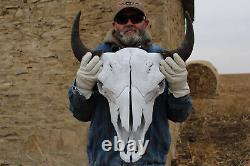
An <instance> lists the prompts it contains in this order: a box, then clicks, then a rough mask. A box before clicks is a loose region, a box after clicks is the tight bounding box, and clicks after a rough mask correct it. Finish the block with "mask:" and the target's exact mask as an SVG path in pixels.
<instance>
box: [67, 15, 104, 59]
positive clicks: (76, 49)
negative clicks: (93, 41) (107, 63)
mask: <svg viewBox="0 0 250 166" xmlns="http://www.w3.org/2000/svg"><path fill="white" fill-rule="evenodd" d="M80 16H81V11H79V12H78V13H77V15H76V17H75V19H74V22H73V26H72V31H71V47H72V50H73V53H74V55H75V57H76V59H77V60H78V61H79V62H80V61H81V60H82V57H83V56H84V55H85V54H86V53H87V52H91V53H92V55H98V56H100V55H101V54H102V53H101V52H96V51H92V50H90V49H88V48H87V47H86V46H85V45H84V44H83V43H82V41H81V39H80V34H79V21H80Z"/></svg>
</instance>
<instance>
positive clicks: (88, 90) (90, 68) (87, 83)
mask: <svg viewBox="0 0 250 166" xmlns="http://www.w3.org/2000/svg"><path fill="white" fill-rule="evenodd" d="M91 58H92V54H91V53H90V52H88V53H86V54H85V55H84V56H83V57H82V61H81V65H80V68H79V69H78V71H77V74H76V87H77V89H78V90H79V92H81V93H82V94H83V95H84V96H85V97H86V99H89V98H90V96H91V94H92V91H93V87H94V86H95V84H96V81H97V74H98V73H99V72H100V71H101V69H102V61H101V60H100V58H99V57H98V56H94V57H93V58H92V59H91Z"/></svg>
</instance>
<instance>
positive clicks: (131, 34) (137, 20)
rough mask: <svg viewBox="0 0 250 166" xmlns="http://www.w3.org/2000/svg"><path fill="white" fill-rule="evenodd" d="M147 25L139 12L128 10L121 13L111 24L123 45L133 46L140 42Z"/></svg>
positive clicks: (146, 21)
mask: <svg viewBox="0 0 250 166" xmlns="http://www.w3.org/2000/svg"><path fill="white" fill-rule="evenodd" d="M148 23H149V21H148V20H146V19H145V16H144V15H142V13H141V12H138V11H137V10H135V9H130V8H129V9H125V10H123V11H121V12H120V13H119V14H118V15H117V17H116V19H115V21H114V22H113V23H112V24H113V28H114V29H115V31H116V32H117V33H118V35H119V37H120V40H121V42H123V44H125V45H134V44H136V43H138V42H140V41H141V38H142V35H143V34H144V32H145V29H146V27H147V26H148Z"/></svg>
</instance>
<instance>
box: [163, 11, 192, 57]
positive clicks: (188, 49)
mask: <svg viewBox="0 0 250 166" xmlns="http://www.w3.org/2000/svg"><path fill="white" fill-rule="evenodd" d="M185 18H186V23H187V25H186V35H185V38H184V40H183V42H182V43H181V45H180V47H179V48H177V49H175V50H171V51H164V52H162V53H161V54H162V55H163V56H164V59H165V58H166V57H167V56H170V57H172V56H173V54H174V53H178V54H179V55H180V56H181V58H182V59H183V60H184V61H186V60H187V59H188V58H189V57H190V55H191V53H192V51H193V47H194V29H193V24H192V20H191V18H190V15H189V13H188V12H187V11H186V12H185Z"/></svg>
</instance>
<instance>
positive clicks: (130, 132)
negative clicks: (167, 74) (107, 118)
mask: <svg viewBox="0 0 250 166" xmlns="http://www.w3.org/2000/svg"><path fill="white" fill-rule="evenodd" d="M101 59H102V61H103V69H102V71H101V72H100V73H99V75H98V84H97V85H98V89H99V92H100V93H101V94H103V95H104V96H105V97H106V98H107V100H108V102H109V107H110V115H111V121H112V124H113V125H114V128H115V130H116V132H117V136H118V139H119V140H123V141H124V142H125V143H127V142H128V141H129V140H135V141H136V142H137V148H138V151H137V152H127V153H125V152H124V151H122V152H120V157H121V158H122V159H123V160H124V161H125V162H136V161H138V160H139V159H140V158H141V157H142V155H143V152H142V149H140V147H139V146H138V142H139V140H141V141H142V143H144V137H145V134H146V131H147V130H148V128H149V126H150V124H151V122H152V115H153V105H154V101H155V99H156V97H157V96H159V95H160V94H161V93H163V91H164V87H165V83H164V76H163V74H162V73H161V72H160V70H159V62H160V60H161V59H162V58H161V55H160V54H158V53H147V52H146V51H144V50H142V49H139V48H124V49H121V50H119V51H117V52H116V53H104V54H103V55H102V56H101ZM130 98H131V99H130ZM130 105H131V108H132V109H131V110H130ZM130 113H132V115H130ZM130 117H132V119H130ZM149 142H150V140H149ZM130 158H132V160H131V161H130Z"/></svg>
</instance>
